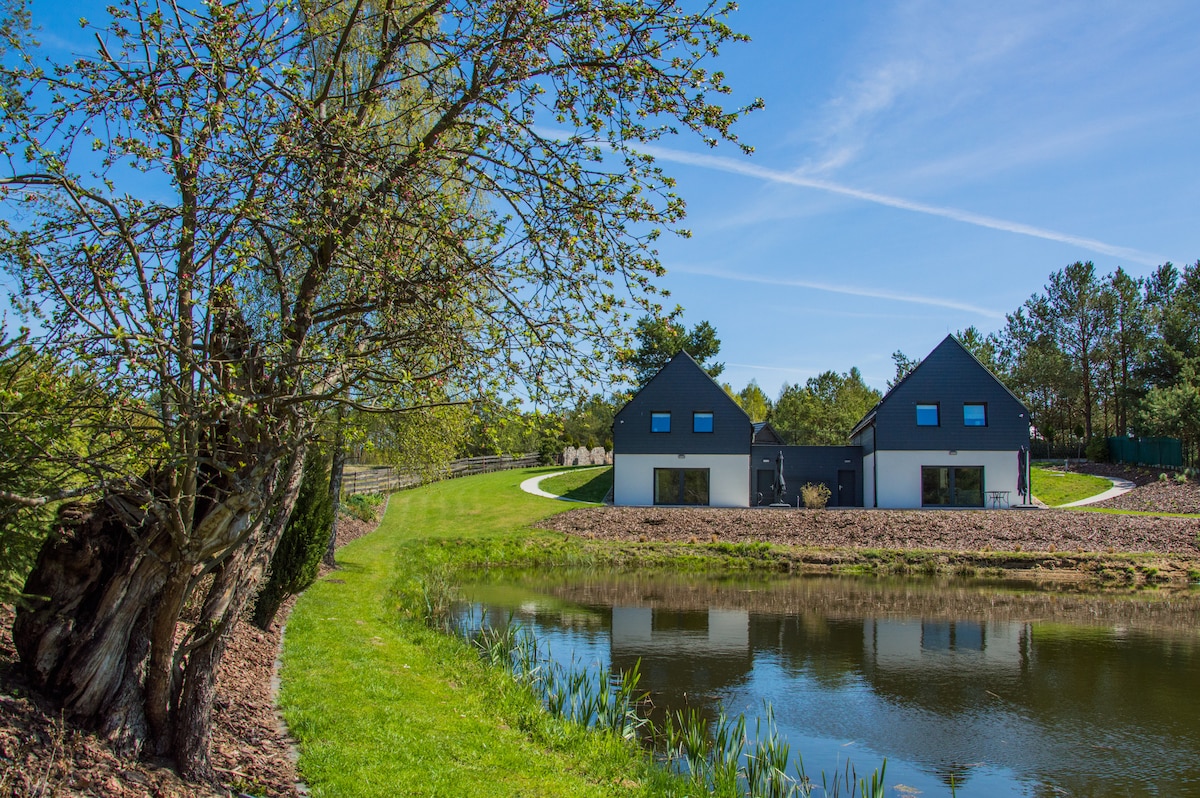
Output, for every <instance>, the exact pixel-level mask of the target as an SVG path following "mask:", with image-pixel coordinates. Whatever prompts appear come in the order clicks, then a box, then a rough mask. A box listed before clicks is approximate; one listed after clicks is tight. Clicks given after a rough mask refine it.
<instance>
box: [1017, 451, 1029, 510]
mask: <svg viewBox="0 0 1200 798" xmlns="http://www.w3.org/2000/svg"><path fill="white" fill-rule="evenodd" d="M1028 457H1029V453H1028V452H1027V451H1026V449H1025V447H1024V446H1022V447H1021V448H1020V449H1018V450H1017V495H1018V496H1020V497H1021V503H1022V504H1029V479H1028V478H1027V477H1026V472H1027V471H1028V468H1027V467H1026V466H1027V463H1028Z"/></svg>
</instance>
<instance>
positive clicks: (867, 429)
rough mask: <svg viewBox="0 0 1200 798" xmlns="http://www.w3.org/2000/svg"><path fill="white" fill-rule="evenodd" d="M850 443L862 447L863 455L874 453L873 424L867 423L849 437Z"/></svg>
mask: <svg viewBox="0 0 1200 798" xmlns="http://www.w3.org/2000/svg"><path fill="white" fill-rule="evenodd" d="M850 443H852V444H854V445H855V446H861V447H862V453H863V457H866V456H867V455H869V454H874V453H875V424H874V423H873V422H871V423H868V424H867V425H866V426H864V427H861V428H860V429H859V430H858V432H857V433H856V434H854V435H852V436H851V437H850Z"/></svg>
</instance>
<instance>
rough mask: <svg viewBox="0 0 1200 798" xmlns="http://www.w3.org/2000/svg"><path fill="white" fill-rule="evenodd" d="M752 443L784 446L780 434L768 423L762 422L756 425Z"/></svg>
mask: <svg viewBox="0 0 1200 798" xmlns="http://www.w3.org/2000/svg"><path fill="white" fill-rule="evenodd" d="M751 441H752V442H753V443H778V444H782V443H783V438H781V437H780V436H779V433H778V432H776V431H775V428H774V427H772V426H771V425H770V424H769V423H768V422H766V421H760V422H758V423H757V424H755V425H754V433H753V436H752V437H751Z"/></svg>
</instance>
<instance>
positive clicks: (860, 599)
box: [456, 573, 1200, 798]
mask: <svg viewBox="0 0 1200 798" xmlns="http://www.w3.org/2000/svg"><path fill="white" fill-rule="evenodd" d="M462 596H463V602H462V603H460V604H459V605H458V606H457V608H456V612H457V613H458V617H459V620H460V621H461V622H463V623H469V622H478V620H480V619H481V618H486V619H487V620H488V622H489V623H490V624H493V625H502V624H504V623H505V622H506V621H507V620H508V619H509V618H513V619H515V620H517V621H518V622H520V623H521V624H522V625H523V626H525V627H526V628H527V629H529V630H531V631H532V632H533V633H534V634H535V635H536V636H537V638H538V639H539V641H540V642H541V643H543V644H544V645H545V646H546V647H548V648H549V650H550V652H551V655H552V656H553V658H554V659H556V660H557V661H560V662H567V663H572V662H573V663H575V664H576V665H577V666H581V667H611V668H612V669H613V670H615V671H618V672H620V671H624V670H627V669H629V668H632V667H633V666H634V665H635V664H636V663H639V662H640V670H641V674H642V681H641V684H640V688H641V689H642V690H647V691H649V693H650V695H651V698H652V701H653V709H651V710H650V711H651V714H652V716H653V715H657V716H659V718H656V719H660V718H661V716H662V714H663V713H664V712H666V711H667V710H669V709H677V708H681V707H695V708H699V709H700V710H701V711H702V712H703V713H704V714H705V715H706V716H707V717H709V718H710V719H711V718H716V716H717V715H718V713H719V712H720V711H721V709H722V708H723V709H724V710H725V711H726V712H727V713H729V714H732V715H737V714H740V713H744V714H745V716H746V718H747V721H748V723H747V728H748V729H751V730H752V729H754V720H755V718H757V717H760V716H762V714H763V712H764V707H765V706H766V705H768V704H769V705H770V706H771V707H773V709H774V715H775V721H776V724H777V726H778V728H779V730H780V732H781V733H782V735H783V736H784V737H785V738H786V739H787V742H788V743H789V744H790V745H791V750H792V751H793V752H799V753H800V754H801V755H802V756H803V758H804V765H805V768H806V770H807V772H808V775H809V776H810V777H811V776H814V775H816V774H819V773H820V772H821V771H825V772H827V773H830V772H832V771H835V770H839V769H844V767H845V765H846V762H847V761H848V760H849V761H852V762H853V765H854V767H855V768H856V769H857V771H858V773H859V774H860V775H863V774H869V773H870V771H871V770H873V769H875V768H877V767H879V766H880V764H881V763H882V762H883V760H884V758H885V757H886V759H887V771H886V776H887V784H888V794H889V795H892V794H894V795H903V796H913V795H926V796H930V795H935V796H937V795H951V794H952V791H951V787H950V785H951V784H953V785H954V794H956V795H958V796H966V797H968V798H969V797H970V796H1005V795H1013V796H1019V795H1038V796H1040V795H1055V794H1059V795H1105V796H1109V795H1129V796H1140V795H1159V794H1171V795H1196V796H1200V691H1198V687H1200V625H1198V622H1200V596H1197V595H1194V594H1193V593H1192V592H1191V591H1177V592H1166V591H1162V592H1160V591H1143V592H1141V593H1136V594H1112V593H1105V594H1088V593H1083V592H1077V591H1076V590H1075V589H1073V588H1071V587H1069V586H1065V585H1049V586H1040V587H1039V586H1033V585H1024V584H1013V583H1003V582H994V581H992V582H989V581H980V580H917V579H881V578H867V577H830V576H807V577H789V578H779V579H770V580H764V579H750V578H745V579H715V578H711V577H709V578H706V577H702V576H695V577H682V576H674V575H657V576H648V575H645V574H597V573H557V574H549V575H547V574H528V573H525V574H519V573H493V574H490V575H488V576H486V577H485V578H483V579H481V580H480V581H477V582H473V583H471V584H466V585H463V586H462Z"/></svg>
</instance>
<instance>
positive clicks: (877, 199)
mask: <svg viewBox="0 0 1200 798" xmlns="http://www.w3.org/2000/svg"><path fill="white" fill-rule="evenodd" d="M638 149H639V150H642V151H644V152H645V153H646V154H648V155H653V156H654V157H655V158H658V159H660V160H663V161H671V162H673V163H682V164H687V165H689V166H698V167H700V168H702V169H713V170H716V171H720V172H730V173H733V174H738V175H743V176H745V177H753V178H757V179H759V180H765V181H768V182H771V183H783V184H786V185H790V186H799V187H801V188H812V189H816V190H818V191H825V192H828V193H831V194H839V195H841V196H844V197H853V198H854V199H859V200H863V201H864V202H871V203H875V204H876V205H885V206H887V207H889V208H899V209H901V210H906V211H912V212H913V213H924V214H927V215H930V216H940V217H941V218H943V219H951V220H953V221H956V222H962V223H964V224H971V225H975V226H977V227H986V228H988V229H991V230H1000V231H1002V232H1006V233H1015V234H1017V235H1024V236H1031V237H1033V238H1041V239H1044V240H1046V241H1056V242H1058V243H1060V244H1070V245H1071V246H1075V247H1080V248H1082V249H1086V250H1088V251H1089V252H1098V253H1100V254H1102V255H1111V256H1113V257H1117V258H1125V259H1128V260H1130V261H1133V262H1135V263H1141V264H1144V265H1147V266H1155V265H1157V264H1159V263H1162V262H1163V261H1164V259H1163V258H1160V257H1158V256H1156V255H1151V254H1148V253H1145V252H1141V251H1139V250H1136V249H1131V248H1129V247H1120V246H1116V245H1114V244H1108V243H1105V242H1103V241H1097V240H1096V239H1094V238H1084V237H1082V236H1075V235H1070V234H1069V233H1060V232H1057V231H1055V230H1046V229H1045V228H1041V227H1034V226H1033V225H1028V224H1022V223H1021V222H1013V221H1009V220H1007V219H997V218H995V217H994V216H984V215H982V214H978V213H971V212H970V211H964V210H960V209H958V208H947V207H943V206H940V205H928V204H926V203H923V202H915V201H913V200H908V199H904V198H902V197H893V196H889V195H887V194H879V193H877V192H874V191H864V190H862V189H857V188H853V187H850V186H844V185H841V184H840V183H834V182H831V181H828V180H820V179H817V178H812V177H804V176H803V175H799V174H795V173H791V172H781V171H777V170H775V169H767V168H765V167H762V166H757V165H755V164H751V163H747V162H745V161H742V160H738V159H735V158H726V157H724V156H720V155H706V154H702V153H692V152H684V151H682V150H674V149H670V148H667V147H658V146H653V145H639V147H638Z"/></svg>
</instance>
